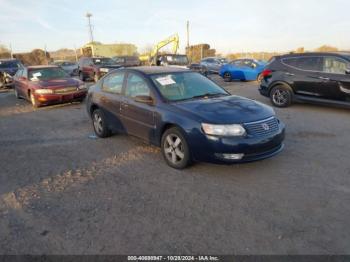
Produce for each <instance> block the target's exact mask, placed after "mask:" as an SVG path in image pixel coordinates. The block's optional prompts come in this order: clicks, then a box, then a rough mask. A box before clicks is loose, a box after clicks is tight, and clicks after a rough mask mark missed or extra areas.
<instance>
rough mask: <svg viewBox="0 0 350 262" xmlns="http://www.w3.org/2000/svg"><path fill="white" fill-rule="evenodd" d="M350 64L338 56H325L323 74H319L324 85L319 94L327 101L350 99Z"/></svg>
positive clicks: (321, 86) (320, 87) (319, 89)
mask: <svg viewBox="0 0 350 262" xmlns="http://www.w3.org/2000/svg"><path fill="white" fill-rule="evenodd" d="M349 69H350V62H349V61H347V60H345V59H343V58H341V57H336V56H325V57H324V59H323V68H322V72H321V73H320V74H319V77H320V79H322V84H321V85H320V86H319V88H318V89H317V92H318V93H319V94H320V96H322V97H323V98H326V99H332V100H341V101H342V100H348V99H349V98H350V75H349V74H348V73H349V72H348V70H349Z"/></svg>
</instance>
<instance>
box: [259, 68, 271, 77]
mask: <svg viewBox="0 0 350 262" xmlns="http://www.w3.org/2000/svg"><path fill="white" fill-rule="evenodd" d="M261 75H262V77H268V76H271V75H272V71H271V70H268V69H265V70H264V71H262V72H261Z"/></svg>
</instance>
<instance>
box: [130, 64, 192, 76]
mask: <svg viewBox="0 0 350 262" xmlns="http://www.w3.org/2000/svg"><path fill="white" fill-rule="evenodd" d="M126 70H133V71H138V72H141V73H143V74H146V75H153V74H163V73H178V72H189V70H188V69H185V68H178V67H171V66H135V67H128V68H127V69H126Z"/></svg>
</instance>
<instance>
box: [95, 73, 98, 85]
mask: <svg viewBox="0 0 350 262" xmlns="http://www.w3.org/2000/svg"><path fill="white" fill-rule="evenodd" d="M98 80H99V77H98V75H97V74H94V82H95V83H97V82H98Z"/></svg>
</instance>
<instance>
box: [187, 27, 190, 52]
mask: <svg viewBox="0 0 350 262" xmlns="http://www.w3.org/2000/svg"><path fill="white" fill-rule="evenodd" d="M186 28H187V48H189V47H190V21H187V25H186Z"/></svg>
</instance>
